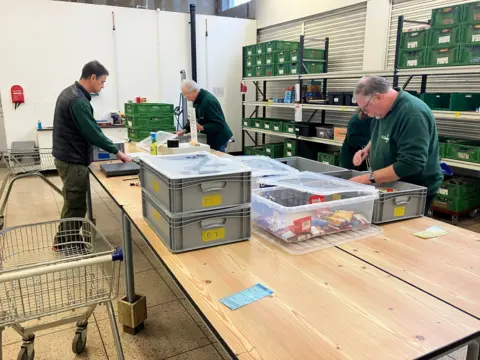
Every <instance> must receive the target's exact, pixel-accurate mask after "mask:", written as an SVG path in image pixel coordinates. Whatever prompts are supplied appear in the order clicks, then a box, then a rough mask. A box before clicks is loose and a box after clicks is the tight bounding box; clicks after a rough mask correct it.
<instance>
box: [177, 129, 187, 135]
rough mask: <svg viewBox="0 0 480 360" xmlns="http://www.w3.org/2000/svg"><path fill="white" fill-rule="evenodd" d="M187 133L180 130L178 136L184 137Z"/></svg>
mask: <svg viewBox="0 0 480 360" xmlns="http://www.w3.org/2000/svg"><path fill="white" fill-rule="evenodd" d="M185 132H186V131H185V130H180V131H177V132H176V134H177V136H183V135H185Z"/></svg>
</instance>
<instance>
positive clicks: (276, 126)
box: [270, 120, 283, 133]
mask: <svg viewBox="0 0 480 360" xmlns="http://www.w3.org/2000/svg"><path fill="white" fill-rule="evenodd" d="M270 130H272V131H275V132H278V133H281V132H282V131H283V122H282V121H280V120H271V121H270Z"/></svg>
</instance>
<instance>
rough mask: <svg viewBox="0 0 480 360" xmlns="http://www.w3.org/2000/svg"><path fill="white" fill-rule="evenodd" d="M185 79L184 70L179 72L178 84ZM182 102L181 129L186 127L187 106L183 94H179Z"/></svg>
mask: <svg viewBox="0 0 480 360" xmlns="http://www.w3.org/2000/svg"><path fill="white" fill-rule="evenodd" d="M186 79H187V73H186V72H185V70H182V71H180V84H181V83H182V82H183V80H186ZM181 97H182V101H181V103H182V104H181V105H182V114H181V116H182V129H184V128H185V126H186V125H187V119H188V105H187V98H186V97H185V96H183V93H181Z"/></svg>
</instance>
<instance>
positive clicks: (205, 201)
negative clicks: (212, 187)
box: [202, 195, 222, 207]
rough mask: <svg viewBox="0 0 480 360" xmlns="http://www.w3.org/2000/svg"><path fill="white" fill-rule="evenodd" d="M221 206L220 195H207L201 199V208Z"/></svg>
mask: <svg viewBox="0 0 480 360" xmlns="http://www.w3.org/2000/svg"><path fill="white" fill-rule="evenodd" d="M219 205H222V195H208V196H204V197H202V206H203V207H211V206H219Z"/></svg>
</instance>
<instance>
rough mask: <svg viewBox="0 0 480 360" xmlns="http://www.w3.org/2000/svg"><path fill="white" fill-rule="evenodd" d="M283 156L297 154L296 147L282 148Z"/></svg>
mask: <svg viewBox="0 0 480 360" xmlns="http://www.w3.org/2000/svg"><path fill="white" fill-rule="evenodd" d="M283 156H284V157H292V156H297V149H287V148H284V150H283Z"/></svg>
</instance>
